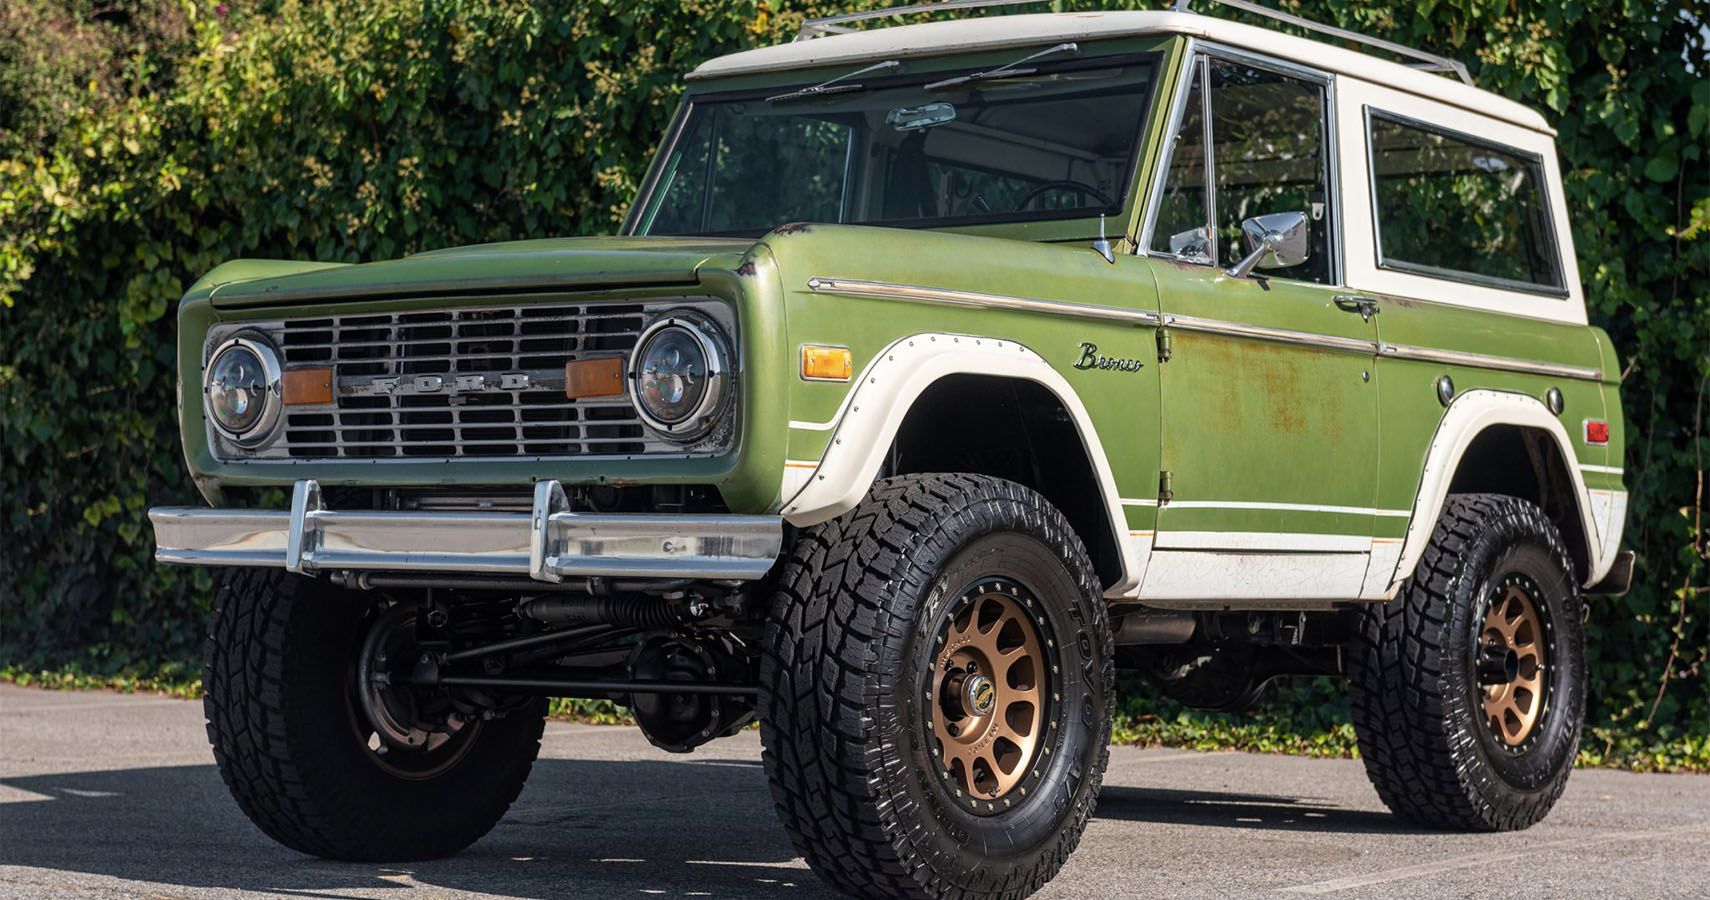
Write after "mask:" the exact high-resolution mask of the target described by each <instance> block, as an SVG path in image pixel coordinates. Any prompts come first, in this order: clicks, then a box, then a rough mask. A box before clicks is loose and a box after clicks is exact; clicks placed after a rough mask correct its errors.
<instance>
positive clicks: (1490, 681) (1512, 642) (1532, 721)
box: [1478, 574, 1550, 750]
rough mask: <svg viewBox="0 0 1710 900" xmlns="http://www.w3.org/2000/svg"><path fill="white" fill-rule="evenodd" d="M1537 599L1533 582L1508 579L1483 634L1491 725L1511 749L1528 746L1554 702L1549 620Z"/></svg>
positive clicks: (1482, 674) (1481, 667) (1496, 594)
mask: <svg viewBox="0 0 1710 900" xmlns="http://www.w3.org/2000/svg"><path fill="white" fill-rule="evenodd" d="M1537 597H1538V587H1537V585H1535V584H1533V583H1532V580H1531V579H1529V578H1527V577H1526V576H1524V575H1519V574H1513V575H1509V576H1507V577H1505V578H1504V579H1503V580H1502V581H1501V582H1500V583H1499V584H1497V585H1496V587H1495V588H1494V589H1493V591H1492V595H1491V599H1490V605H1489V606H1488V607H1487V609H1486V611H1485V614H1484V627H1483V630H1482V631H1481V632H1480V635H1479V641H1480V644H1481V646H1480V648H1479V660H1478V676H1479V683H1480V686H1481V690H1482V692H1483V694H1484V698H1483V699H1484V719H1485V723H1486V724H1487V725H1488V726H1489V727H1490V731H1491V734H1492V735H1494V736H1495V737H1496V739H1497V740H1498V741H1500V742H1501V743H1502V745H1503V746H1505V747H1507V748H1509V749H1511V750H1520V749H1522V748H1524V747H1526V745H1527V743H1528V742H1529V741H1530V740H1531V739H1532V736H1533V734H1534V733H1536V731H1537V729H1538V723H1539V721H1540V720H1542V719H1543V717H1544V710H1545V708H1546V706H1547V705H1548V701H1549V689H1548V685H1549V669H1548V667H1549V663H1550V659H1549V651H1548V649H1547V644H1548V642H1549V621H1548V620H1547V619H1545V618H1544V616H1543V615H1542V613H1540V611H1539V603H1538V601H1537Z"/></svg>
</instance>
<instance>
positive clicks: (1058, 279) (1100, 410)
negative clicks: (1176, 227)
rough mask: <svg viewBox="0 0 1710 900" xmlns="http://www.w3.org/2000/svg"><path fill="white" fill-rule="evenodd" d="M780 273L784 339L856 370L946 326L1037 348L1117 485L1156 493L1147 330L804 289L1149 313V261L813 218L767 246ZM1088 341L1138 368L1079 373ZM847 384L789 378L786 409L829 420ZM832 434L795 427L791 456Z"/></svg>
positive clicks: (1145, 522) (1140, 494)
mask: <svg viewBox="0 0 1710 900" xmlns="http://www.w3.org/2000/svg"><path fill="white" fill-rule="evenodd" d="M765 243H766V245H767V246H768V248H770V250H771V252H772V254H773V256H774V257H775V258H776V259H777V260H778V270H779V273H780V274H781V276H782V278H783V286H784V287H783V291H784V298H785V310H786V314H785V319H786V322H787V331H786V343H787V345H788V346H789V347H790V348H792V350H793V349H794V348H796V347H799V346H800V345H801V344H809V343H819V344H834V345H841V346H846V347H848V348H850V350H851V351H852V352H853V354H854V368H855V371H856V372H860V371H861V370H862V369H863V368H865V367H866V366H867V365H868V364H870V363H871V362H872V361H873V359H874V357H875V356H876V355H877V354H878V353H879V352H880V351H881V350H883V349H885V348H886V347H888V346H890V345H891V343H893V342H894V341H897V340H899V339H901V338H906V337H909V336H911V335H916V334H924V333H930V332H946V333H951V334H959V335H970V336H975V337H980V338H997V339H1002V340H1007V341H1014V342H1016V343H1019V344H1023V345H1025V346H1027V347H1028V348H1030V349H1032V350H1033V351H1035V352H1036V353H1038V354H1039V355H1040V356H1042V357H1044V358H1045V360H1046V361H1047V362H1049V363H1050V364H1051V366H1052V368H1054V369H1055V370H1056V371H1057V372H1058V373H1059V374H1061V375H1062V376H1063V377H1064V378H1065V380H1067V381H1068V383H1069V384H1070V385H1071V386H1072V387H1073V388H1074V390H1075V392H1076V394H1077V395H1078V396H1079V398H1080V400H1081V402H1082V403H1084V404H1085V405H1086V408H1087V410H1088V413H1089V414H1090V416H1091V417H1092V419H1093V422H1094V423H1095V425H1096V428H1097V432H1098V437H1099V440H1100V442H1101V443H1102V444H1103V446H1104V450H1105V453H1106V455H1107V458H1108V459H1109V462H1110V468H1111V472H1112V474H1113V476H1114V477H1115V480H1116V488H1117V492H1118V493H1119V494H1120V495H1121V496H1122V497H1124V498H1129V499H1152V498H1156V497H1157V495H1158V465H1157V460H1158V432H1157V428H1156V422H1157V417H1158V367H1157V366H1156V364H1155V359H1156V355H1157V344H1156V341H1155V339H1154V336H1153V332H1154V329H1153V328H1151V327H1148V326H1143V325H1135V324H1128V323H1123V322H1115V321H1108V320H1095V319H1085V318H1076V317H1070V316H1061V315H1053V314H1045V313H1037V312H1025V311H1012V310H993V309H976V308H965V307H954V306H943V305H938V304H931V303H918V302H911V301H906V300H890V299H873V298H856V297H840V296H835V295H830V294H823V293H816V292H813V291H810V290H809V289H808V280H809V279H810V278H815V277H820V278H827V277H829V278H856V279H861V280H866V281H879V282H889V283H895V284H905V285H927V286H932V287H936V288H945V289H950V290H957V291H970V292H978V293H990V294H1001V295H1009V296H1020V297H1026V298H1030V299H1038V300H1053V301H1061V302H1068V303H1081V304H1095V305H1099V306H1109V307H1118V308H1123V309H1132V310H1146V311H1154V312H1155V311H1156V310H1157V297H1158V295H1157V291H1156V288H1155V287H1154V285H1153V282H1152V277H1151V273H1150V267H1149V265H1148V264H1147V262H1146V261H1145V260H1143V259H1141V258H1138V257H1134V256H1124V257H1118V258H1117V263H1116V264H1115V265H1112V264H1110V263H1107V262H1105V261H1104V259H1103V258H1102V257H1100V256H1099V255H1098V254H1096V253H1094V252H1093V251H1092V250H1090V249H1088V248H1087V247H1086V246H1085V245H1082V244H1040V243H1029V242H1022V241H1008V240H998V239H992V238H979V237H972V236H968V235H961V234H948V233H933V232H911V231H901V230H895V229H883V228H863V227H858V226H834V225H826V226H808V227H805V228H802V229H798V230H793V231H792V232H791V233H789V234H779V233H774V234H772V235H769V236H768V237H767V238H766V241H765ZM1082 343H1093V344H1096V345H1097V346H1098V352H1099V353H1100V354H1102V355H1105V356H1114V357H1120V358H1125V359H1137V360H1141V361H1143V362H1144V365H1143V366H1142V367H1141V368H1140V369H1139V370H1138V371H1134V372H1123V371H1115V370H1099V369H1090V370H1078V369H1076V368H1075V367H1074V365H1075V363H1076V361H1077V360H1079V359H1080V357H1081V354H1082V349H1081V345H1082ZM848 390H849V385H846V384H840V383H834V382H810V381H804V380H802V379H799V378H792V379H790V390H789V395H790V418H791V419H792V420H794V421H796V422H799V423H824V422H828V421H830V420H831V419H832V417H833V416H834V415H835V414H836V413H837V411H838V407H839V405H840V404H841V403H842V402H843V398H844V396H845V394H846V393H847V392H848ZM831 436H832V434H831V432H830V431H826V430H814V429H805V428H791V429H790V430H789V456H790V458H791V459H796V460H817V459H819V458H820V456H821V455H822V454H823V453H824V451H825V449H826V446H827V444H828V442H829V441H830V440H831ZM1152 514H1153V510H1149V509H1131V510H1130V516H1129V523H1130V526H1131V527H1133V528H1135V529H1150V528H1151V521H1152Z"/></svg>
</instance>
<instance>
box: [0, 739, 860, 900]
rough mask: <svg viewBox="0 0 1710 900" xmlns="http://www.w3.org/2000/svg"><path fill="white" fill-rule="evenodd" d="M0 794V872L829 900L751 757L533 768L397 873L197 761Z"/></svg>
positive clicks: (11, 781)
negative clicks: (488, 808) (262, 823)
mask: <svg viewBox="0 0 1710 900" xmlns="http://www.w3.org/2000/svg"><path fill="white" fill-rule="evenodd" d="M0 787H5V788H10V789H12V790H11V791H8V792H7V793H8V794H11V796H12V798H17V797H18V794H17V793H16V792H20V791H21V792H27V793H28V794H32V795H35V797H34V798H30V799H18V800H17V801H16V802H8V803H5V804H4V805H0V866H30V867H36V868H43V869H50V870H56V871H62V872H75V873H80V874H83V875H93V876H110V877H114V878H122V879H127V880H132V881H143V882H154V883H159V884H163V885H174V886H179V887H185V888H225V889H237V890H250V891H257V892H266V893H270V894H283V895H288V896H295V895H302V896H314V897H322V898H326V897H350V896H352V893H354V892H361V893H362V894H364V895H366V896H375V895H381V896H384V895H385V894H387V893H392V892H397V891H399V890H400V889H405V888H408V887H410V886H412V885H418V886H422V887H425V888H427V889H429V891H430V892H443V891H447V890H459V891H471V892H480V893H486V894H493V895H497V896H503V897H516V898H548V897H564V896H575V897H577V898H590V900H599V898H607V897H613V898H615V897H623V898H626V900H628V898H634V897H636V896H638V895H639V896H648V895H652V896H667V897H673V896H674V897H681V896H686V895H691V894H693V895H696V896H715V897H731V896H736V897H767V896H773V895H778V894H788V895H789V896H791V897H798V898H806V900H812V898H819V897H832V896H835V895H833V894H831V893H830V892H829V891H827V890H826V889H825V888H823V887H822V886H821V884H820V882H819V880H818V879H817V878H816V877H815V876H814V875H813V873H812V872H810V871H809V870H808V869H807V867H806V866H805V865H804V864H803V863H802V862H800V861H799V860H797V859H796V853H795V850H794V849H793V848H792V847H791V846H790V842H789V839H788V838H787V837H786V836H785V835H784V832H783V830H782V829H781V828H779V827H778V824H777V819H776V818H775V817H774V815H773V812H772V800H771V795H770V794H769V793H768V790H767V787H766V781H765V778H764V776H763V775H762V774H761V772H760V768H759V766H758V764H756V763H753V762H750V761H745V760H744V761H739V760H718V759H696V760H692V761H691V760H685V761H671V762H664V761H659V762H655V761H642V760H637V761H627V762H594V761H569V760H541V761H539V762H538V763H536V764H535V769H534V772H533V774H532V775H531V776H530V777H529V782H528V786H527V787H526V788H525V789H524V791H523V796H522V798H521V799H519V800H518V802H517V804H516V806H514V807H512V809H511V812H510V814H509V815H507V816H506V817H505V819H504V821H503V822H501V823H500V824H499V826H498V827H497V828H496V829H494V830H493V832H492V833H491V834H489V835H488V836H487V837H486V838H484V839H482V840H481V841H478V842H477V843H476V844H475V845H474V846H472V847H470V848H469V849H467V850H465V851H464V852H462V853H460V854H458V855H457V856H455V857H452V858H450V859H444V860H437V861H430V862H421V863H408V864H400V865H371V864H359V863H336V862H328V861H325V860H320V859H314V858H312V857H306V856H303V855H301V854H298V853H295V852H293V851H291V850H288V849H285V848H284V847H281V846H279V845H278V844H275V843H273V842H272V841H271V840H269V839H268V838H267V837H265V836H264V835H262V834H261V832H259V831H258V830H257V829H256V828H255V827H254V826H253V825H251V824H250V822H249V821H248V820H247V819H246V818H244V816H243V814H242V813H241V812H240V811H239V810H238V809H237V806H236V804H234V803H233V802H232V800H231V798H230V797H229V796H228V795H227V793H226V788H225V785H224V784H222V783H221V782H220V776H219V773H218V771H217V770H216V769H215V768H214V767H213V766H211V765H206V766H176V767H168V768H154V769H125V770H115V771H102V772H79V773H72V774H64V775H42V776H31V777H20V778H6V779H0ZM9 799H10V798H9Z"/></svg>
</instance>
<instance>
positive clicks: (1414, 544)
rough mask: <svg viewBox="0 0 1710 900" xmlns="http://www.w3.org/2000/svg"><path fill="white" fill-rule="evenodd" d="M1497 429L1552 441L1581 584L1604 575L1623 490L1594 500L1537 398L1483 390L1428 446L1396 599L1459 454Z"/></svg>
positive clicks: (1394, 583) (1462, 399)
mask: <svg viewBox="0 0 1710 900" xmlns="http://www.w3.org/2000/svg"><path fill="white" fill-rule="evenodd" d="M1497 425H1513V426H1517V427H1521V428H1532V429H1536V430H1538V431H1541V432H1543V433H1545V434H1548V435H1549V436H1550V437H1551V439H1553V440H1554V441H1555V443H1556V448H1557V449H1558V450H1559V451H1560V452H1561V455H1562V461H1563V462H1564V463H1565V464H1566V465H1567V469H1568V480H1569V481H1570V482H1571V483H1572V485H1573V493H1574V498H1573V499H1574V505H1575V506H1576V507H1577V509H1578V512H1579V524H1580V528H1581V529H1582V531H1583V535H1584V537H1585V546H1586V548H1587V554H1588V555H1589V557H1590V559H1589V560H1588V562H1589V563H1590V565H1589V567H1588V568H1589V577H1587V578H1586V580H1585V584H1586V586H1590V585H1592V584H1595V583H1596V582H1597V581H1599V580H1600V579H1602V577H1603V576H1604V575H1606V574H1608V572H1609V568H1610V566H1611V565H1613V564H1614V561H1615V556H1616V550H1617V547H1618V545H1619V543H1620V539H1621V525H1622V521H1623V519H1624V518H1625V516H1626V507H1627V495H1626V492H1624V491H1598V492H1596V494H1597V496H1596V497H1594V496H1593V492H1591V491H1589V490H1588V489H1587V488H1586V486H1585V477H1584V476H1583V475H1582V474H1581V473H1580V469H1579V465H1580V464H1579V456H1578V454H1577V453H1575V452H1574V448H1573V441H1572V439H1571V438H1570V437H1569V436H1568V433H1567V429H1566V428H1564V427H1563V426H1562V423H1561V420H1560V419H1558V418H1556V417H1555V416H1554V415H1552V414H1551V413H1550V411H1549V409H1548V408H1546V407H1545V406H1544V404H1543V403H1542V402H1541V401H1539V400H1538V399H1537V398H1536V397H1531V396H1528V395H1526V394H1515V393H1509V392H1507V391H1493V390H1482V389H1481V390H1471V391H1467V392H1466V393H1464V394H1461V395H1460V396H1459V397H1456V398H1455V400H1454V402H1453V403H1451V404H1450V405H1449V409H1448V411H1447V412H1445V413H1444V414H1443V418H1442V419H1441V420H1440V421H1439V422H1438V424H1437V433H1436V435H1435V436H1434V437H1433V438H1432V439H1431V447H1430V449H1429V451H1427V453H1426V456H1425V469H1424V471H1423V473H1422V474H1421V475H1420V478H1419V490H1418V492H1417V494H1416V495H1415V498H1414V501H1413V514H1412V516H1411V517H1410V518H1409V519H1408V522H1407V536H1406V538H1405V539H1404V541H1403V543H1402V547H1401V556H1400V558H1399V559H1398V560H1397V561H1396V566H1395V570H1394V573H1393V575H1392V576H1391V577H1390V579H1389V585H1388V590H1387V592H1386V593H1387V594H1388V595H1390V596H1393V595H1394V592H1395V591H1396V590H1397V589H1399V588H1400V586H1401V582H1402V581H1404V580H1405V579H1406V578H1407V577H1408V576H1409V575H1411V574H1412V573H1413V569H1414V567H1415V566H1417V565H1418V564H1419V558H1420V557H1421V556H1423V555H1424V553H1425V545H1426V544H1428V543H1430V540H1431V532H1432V531H1433V530H1434V529H1435V528H1436V527H1437V517H1438V516H1439V515H1441V514H1442V511H1443V504H1445V503H1446V502H1448V498H1449V484H1450V482H1451V481H1453V480H1454V477H1455V470H1456V469H1457V468H1458V467H1459V466H1460V462H1461V456H1462V455H1463V454H1465V453H1466V450H1467V448H1468V447H1469V446H1471V445H1472V442H1473V440H1474V439H1476V438H1477V437H1478V436H1479V435H1480V434H1481V433H1482V432H1483V431H1484V430H1485V429H1487V428H1490V427H1492V426H1497ZM1373 563H1374V568H1375V566H1376V563H1377V561H1376V560H1375V559H1374V561H1373ZM1369 586H1370V585H1369V582H1368V587H1369Z"/></svg>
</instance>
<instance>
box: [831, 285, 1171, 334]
mask: <svg viewBox="0 0 1710 900" xmlns="http://www.w3.org/2000/svg"><path fill="white" fill-rule="evenodd" d="M807 286H808V290H810V291H813V292H815V293H820V294H842V295H844V296H848V297H873V298H878V299H882V300H910V301H914V302H917V303H942V304H945V305H948V306H971V307H976V308H979V309H1013V310H1021V311H1023V312H1036V313H1045V314H1047V315H1053V316H1074V317H1077V318H1083V319H1110V320H1113V321H1117V322H1130V323H1133V324H1136V325H1157V324H1158V323H1159V316H1158V314H1157V313H1155V312H1152V311H1151V310H1146V309H1123V308H1122V307H1120V306H1097V305H1094V304H1090V303H1071V302H1068V301H1064V300H1037V299H1034V298H1031V297H1011V296H1008V295H1006V294H983V293H979V292H977V291H953V290H948V289H945V288H929V287H919V286H916V285H910V284H892V283H890V282H884V281H855V280H852V279H848V278H824V277H814V278H809V279H808V283H807Z"/></svg>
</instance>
